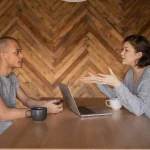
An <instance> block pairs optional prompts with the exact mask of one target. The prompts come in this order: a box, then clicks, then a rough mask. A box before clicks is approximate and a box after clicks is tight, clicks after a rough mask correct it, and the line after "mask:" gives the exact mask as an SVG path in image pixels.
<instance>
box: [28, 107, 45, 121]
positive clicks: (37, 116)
mask: <svg viewBox="0 0 150 150" xmlns="http://www.w3.org/2000/svg"><path fill="white" fill-rule="evenodd" d="M28 112H31V115H30V116H29V115H28ZM26 117H28V118H32V120H34V121H36V122H41V121H44V120H45V119H46V117H47V108H46V107H34V108H31V110H27V111H26Z"/></svg>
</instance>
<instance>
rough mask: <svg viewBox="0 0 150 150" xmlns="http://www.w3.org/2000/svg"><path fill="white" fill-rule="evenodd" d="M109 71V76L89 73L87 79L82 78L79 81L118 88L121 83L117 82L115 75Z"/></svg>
mask: <svg viewBox="0 0 150 150" xmlns="http://www.w3.org/2000/svg"><path fill="white" fill-rule="evenodd" d="M108 69H109V72H110V75H106V74H101V73H100V74H98V75H97V76H96V75H93V74H92V73H89V75H90V76H89V77H83V78H81V79H80V80H81V81H82V82H84V83H96V84H107V85H110V86H113V87H115V88H116V87H118V86H119V85H120V84H121V82H120V81H119V79H118V78H117V77H116V76H115V74H114V73H113V71H112V70H111V69H110V68H108Z"/></svg>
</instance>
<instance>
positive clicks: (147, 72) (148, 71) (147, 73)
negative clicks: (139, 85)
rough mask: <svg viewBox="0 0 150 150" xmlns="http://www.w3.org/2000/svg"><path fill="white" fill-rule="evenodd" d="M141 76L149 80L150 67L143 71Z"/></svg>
mask: <svg viewBox="0 0 150 150" xmlns="http://www.w3.org/2000/svg"><path fill="white" fill-rule="evenodd" d="M143 76H144V78H150V66H148V67H147V68H146V69H145V71H144V73H143Z"/></svg>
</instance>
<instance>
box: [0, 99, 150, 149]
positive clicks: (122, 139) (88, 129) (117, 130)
mask: <svg viewBox="0 0 150 150" xmlns="http://www.w3.org/2000/svg"><path fill="white" fill-rule="evenodd" d="M48 99H49V98H48ZM76 101H77V103H78V105H96V106H101V107H105V103H104V102H105V99H94V98H93V99H87V98H84V99H83V98H82V99H76ZM149 130H150V119H149V118H147V117H146V116H140V117H137V116H135V115H133V114H131V113H130V112H128V111H127V110H125V109H123V108H122V109H121V110H118V111H112V116H100V117H90V118H83V119H81V118H79V117H78V116H77V115H75V114H74V113H72V112H71V111H70V110H68V109H67V108H65V109H64V111H63V112H61V113H59V114H57V115H49V116H48V117H47V119H46V120H45V121H44V122H42V123H35V122H34V121H32V120H31V119H28V118H25V119H20V120H17V121H15V122H14V124H13V125H12V126H11V127H10V128H9V129H8V130H6V131H5V132H4V133H3V134H2V135H1V136H0V148H51V149H53V148H57V149H77V148H80V149H81V148H84V149H89V148H90V149H96V148H101V149H102V148H105V149H128V148H132V149H145V148H146V149H149V148H150V132H149ZM6 141H7V142H6Z"/></svg>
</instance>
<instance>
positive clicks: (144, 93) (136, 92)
mask: <svg viewBox="0 0 150 150" xmlns="http://www.w3.org/2000/svg"><path fill="white" fill-rule="evenodd" d="M133 74H134V72H133V69H130V70H129V71H128V72H127V74H126V76H125V80H124V82H123V83H121V84H120V86H119V87H117V88H111V87H109V86H107V85H102V84H98V85H97V86H98V87H99V89H100V90H101V91H102V92H103V93H104V94H105V95H106V96H107V97H109V98H116V97H117V98H119V100H120V102H121V103H122V105H123V106H124V107H125V108H126V109H128V110H129V111H130V112H132V113H134V114H135V115H137V116H140V115H142V114H146V115H147V116H148V117H149V118H150V67H147V68H146V69H145V71H144V72H143V74H142V75H141V76H140V78H139V79H138V80H137V81H136V82H135V83H134V82H133Z"/></svg>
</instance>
